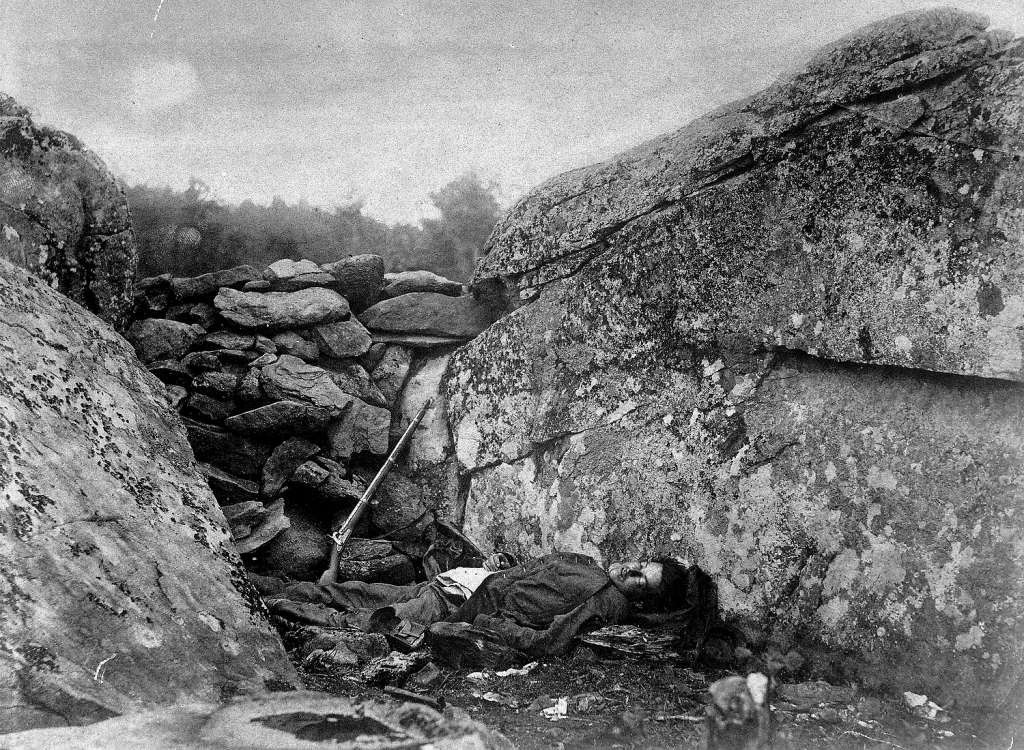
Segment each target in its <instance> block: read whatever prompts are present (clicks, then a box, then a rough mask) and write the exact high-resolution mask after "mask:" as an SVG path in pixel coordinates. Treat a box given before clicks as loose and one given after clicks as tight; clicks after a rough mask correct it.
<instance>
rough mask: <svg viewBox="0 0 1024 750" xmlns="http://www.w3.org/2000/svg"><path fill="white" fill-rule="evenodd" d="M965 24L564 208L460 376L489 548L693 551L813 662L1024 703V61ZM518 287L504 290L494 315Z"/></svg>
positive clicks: (764, 110) (449, 380)
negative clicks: (1023, 695) (1023, 692)
mask: <svg viewBox="0 0 1024 750" xmlns="http://www.w3.org/2000/svg"><path fill="white" fill-rule="evenodd" d="M985 27H986V22H985V21H984V19H982V18H980V17H978V16H975V15H971V14H965V13H960V12H957V11H953V10H937V11H925V12H918V13H912V14H907V15H904V16H899V17H896V18H894V19H890V20H889V21H885V22H882V23H879V24H875V25H873V26H870V27H867V28H865V29H863V30H861V31H859V32H857V33H855V34H852V35H851V36H849V37H846V38H845V39H843V40H840V41H839V42H837V43H836V44H834V45H832V46H830V47H828V48H826V49H824V50H822V51H821V52H819V53H818V54H817V55H815V56H814V57H813V58H812V60H811V61H810V62H809V63H808V64H807V65H806V66H804V67H803V68H802V69H800V70H799V71H797V72H796V73H794V74H793V75H791V76H789V77H788V78H786V79H784V80H782V81H780V82H779V83H777V84H775V85H774V86H772V87H771V88H769V89H767V90H766V91H764V92H762V93H760V94H757V95H755V96H753V97H750V98H749V99H746V100H743V101H741V102H738V103H736V104H733V105H730V106H728V107H725V108H723V109H721V110H719V111H717V112H714V113H712V114H710V115H708V116H706V117H703V118H701V119H699V120H697V121H695V122H693V123H691V124H690V125H688V126H686V127H684V128H683V129H681V130H679V131H677V132H675V133H673V134H670V135H668V136H664V137H662V138H659V139H656V140H654V141H651V142H649V143H646V144H643V145H641V146H638V147H637V148H635V149H633V150H632V151H629V152H627V153H625V154H622V155H620V156H618V157H615V158H613V159H612V160H610V161H608V162H606V163H604V164H599V165H597V166H594V167H591V168H587V169H582V170H577V171H575V172H572V173H569V174H567V175H564V176H562V177H559V178H556V179H554V180H552V181H551V182H549V183H547V184H545V185H544V186H542V187H541V188H539V189H538V190H537V191H535V192H534V193H533V194H531V195H530V196H528V197H527V198H525V199H524V200H522V201H520V202H519V203H518V204H517V205H516V207H515V208H514V209H513V210H512V211H511V212H510V213H509V215H508V216H507V217H506V218H505V219H504V220H503V221H502V223H501V224H499V226H498V227H497V228H496V230H495V232H494V234H493V235H492V238H491V240H490V242H489V245H490V246H489V254H488V255H487V257H486V258H485V259H484V260H483V261H482V263H481V265H480V267H479V270H478V275H477V277H476V279H475V281H474V284H475V287H476V289H477V292H478V293H487V294H490V295H493V296H494V297H495V298H497V297H502V298H504V299H506V300H514V301H516V304H520V305H522V306H520V307H519V308H518V309H516V310H515V312H513V313H512V314H510V315H508V316H507V317H505V318H503V319H502V320H500V321H499V322H498V323H496V324H495V325H493V326H492V327H491V328H490V329H489V330H487V331H486V332H485V333H484V334H483V335H481V336H480V337H479V338H477V339H476V340H474V341H473V342H471V343H470V344H469V345H467V346H466V347H465V348H464V349H463V350H460V351H459V352H457V353H456V354H455V355H454V356H453V359H452V362H451V364H450V365H449V368H448V372H447V374H446V380H445V392H446V396H447V399H448V418H449V422H450V425H451V427H452V430H453V433H454V439H455V450H456V454H457V457H458V460H459V462H460V466H461V468H462V471H463V472H464V475H465V479H466V480H468V481H466V482H465V483H466V485H467V486H468V492H467V493H466V494H465V495H464V499H465V501H466V510H465V514H466V531H467V533H468V534H469V535H470V536H471V537H474V538H479V539H481V540H482V541H484V542H485V543H486V544H487V545H488V546H494V547H499V546H502V547H506V548H511V550H512V551H513V552H520V553H527V554H529V553H535V552H539V551H541V550H543V551H550V550H551V549H566V550H579V551H583V552H587V553H590V554H593V555H596V556H598V557H600V558H603V559H605V560H607V559H609V558H611V559H614V558H618V557H633V556H636V555H642V556H648V555H650V554H653V553H668V554H673V553H674V554H680V555H683V556H686V557H689V558H690V559H692V560H693V562H695V563H698V564H700V565H701V566H702V567H703V568H705V569H706V570H708V571H709V572H710V573H711V574H712V575H714V576H715V578H716V580H717V581H718V582H719V585H720V589H721V599H722V603H723V606H724V608H725V611H726V613H727V614H728V615H729V616H731V617H733V618H736V619H738V620H740V621H741V622H743V623H745V624H746V625H747V626H748V627H749V629H750V630H751V633H752V635H754V636H757V637H758V638H760V639H762V640H768V639H774V640H776V641H779V642H781V643H782V644H783V645H793V646H796V647H798V648H800V649H801V651H802V652H803V653H806V654H807V655H808V656H810V657H811V659H810V661H811V668H812V669H813V670H815V671H817V672H818V673H821V674H831V675H832V676H834V677H843V678H849V677H850V676H855V677H858V678H859V679H860V680H862V681H863V682H865V683H867V684H870V685H873V686H876V687H885V688H889V689H898V690H901V691H902V690H912V691H915V692H919V693H926V694H928V695H929V696H930V697H933V698H934V699H935V700H937V701H938V702H939V703H942V702H944V701H948V700H952V699H954V698H955V699H956V700H957V701H958V702H960V703H961V704H964V703H966V704H988V705H996V704H1000V703H1005V702H1007V701H1011V700H1017V699H1018V698H1015V697H1014V696H1015V695H1017V696H1019V688H1017V687H1015V686H1017V685H1019V681H1020V680H1021V679H1022V677H1024V652H1022V647H1021V645H1020V643H1021V639H1020V629H1019V624H1018V623H1019V621H1020V615H1021V611H1022V607H1024V590H1022V581H1024V576H1022V575H1021V573H1022V565H1024V547H1022V546H1021V545H1020V543H1019V539H1020V538H1021V536H1022V532H1024V528H1022V525H1024V497H1022V494H1021V490H1020V487H1021V486H1022V482H1024V426H1022V425H1024V422H1022V421H1021V417H1022V416H1024V390H1022V387H1021V386H1020V385H1018V384H1016V383H1014V382H1011V381H1020V380H1024V366H1022V343H1024V337H1022V334H1024V263H1022V256H1024V211H1022V202H1024V163H1022V162H1021V161H1020V158H1019V156H1018V155H1019V154H1021V153H1022V152H1024V106H1022V102H1024V64H1022V62H1021V59H1022V58H1021V54H1020V53H1021V47H1022V45H1021V43H1020V41H1013V40H1012V39H1011V37H1010V35H1007V34H1005V33H1002V32H989V31H986V30H985ZM496 290H497V292H500V294H498V293H496Z"/></svg>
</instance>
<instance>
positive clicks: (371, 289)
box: [320, 254, 384, 313]
mask: <svg viewBox="0 0 1024 750" xmlns="http://www.w3.org/2000/svg"><path fill="white" fill-rule="evenodd" d="M320 268H321V270H323V271H326V272H327V273H329V274H331V275H332V276H333V277H334V278H335V279H336V280H337V287H336V289H337V290H338V291H339V292H340V293H341V294H342V295H344V297H345V299H347V300H348V301H349V304H351V305H352V309H353V310H355V311H356V312H357V313H358V312H361V311H363V310H365V309H366V308H367V307H369V306H370V305H372V304H373V303H375V302H376V301H377V300H378V299H379V298H380V291H381V289H383V288H384V259H383V258H382V257H380V256H379V255H368V254H367V255H352V256H349V257H348V258H342V259H341V260H338V261H335V262H333V263H325V264H323V265H322V266H320Z"/></svg>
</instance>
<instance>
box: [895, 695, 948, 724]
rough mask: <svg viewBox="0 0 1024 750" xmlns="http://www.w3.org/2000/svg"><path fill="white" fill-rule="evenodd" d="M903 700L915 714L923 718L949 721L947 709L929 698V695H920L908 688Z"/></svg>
mask: <svg viewBox="0 0 1024 750" xmlns="http://www.w3.org/2000/svg"><path fill="white" fill-rule="evenodd" d="M903 702H904V703H905V704H906V706H907V708H909V709H910V712H911V713H913V714H914V716H920V717H921V718H922V719H929V720H931V721H939V722H947V721H949V716H948V715H947V714H946V709H944V708H943V707H942V706H940V705H939V704H938V703H936V702H935V701H930V700H928V696H927V695H920V694H918V693H912V692H910V691H909V690H907V691H906V692H904V693H903Z"/></svg>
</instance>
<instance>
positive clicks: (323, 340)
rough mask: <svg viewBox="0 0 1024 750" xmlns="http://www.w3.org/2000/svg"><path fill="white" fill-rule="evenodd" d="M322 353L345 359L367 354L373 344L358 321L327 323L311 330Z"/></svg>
mask: <svg viewBox="0 0 1024 750" xmlns="http://www.w3.org/2000/svg"><path fill="white" fill-rule="evenodd" d="M310 334H311V336H312V338H313V340H314V341H315V342H316V343H317V344H318V345H319V348H320V353H321V354H322V355H323V356H326V357H335V358H336V359H344V358H345V357H358V356H359V355H360V354H363V353H365V352H366V351H367V350H368V349H369V348H370V344H371V343H372V339H371V337H370V333H369V331H367V330H366V329H365V328H363V324H362V323H360V322H359V321H358V320H355V319H354V318H353V319H350V320H344V321H338V322H336V323H325V324H324V325H319V326H314V327H313V328H311V329H310Z"/></svg>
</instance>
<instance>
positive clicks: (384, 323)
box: [359, 292, 494, 338]
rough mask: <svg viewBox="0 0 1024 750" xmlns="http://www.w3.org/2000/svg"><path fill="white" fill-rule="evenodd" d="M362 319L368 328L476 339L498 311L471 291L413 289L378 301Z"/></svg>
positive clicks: (363, 314) (364, 312)
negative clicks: (452, 293) (457, 293)
mask: <svg viewBox="0 0 1024 750" xmlns="http://www.w3.org/2000/svg"><path fill="white" fill-rule="evenodd" d="M359 319H360V320H361V321H362V323H363V325H364V326H366V327H367V328H369V329H371V330H374V331H382V332H385V333H399V334H413V335H427V336H441V337H452V338H472V337H473V336H476V335H477V334H479V333H480V332H481V331H483V330H484V329H485V328H487V326H489V325H490V324H491V323H492V322H493V320H494V314H493V313H492V311H491V309H490V308H489V307H488V306H486V305H484V304H482V303H480V302H477V300H475V299H474V298H473V297H472V296H471V295H468V294H467V295H464V296H461V297H450V296H448V295H447V294H438V293H437V292H413V293H411V294H403V295H402V296H401V297H392V298H391V299H386V300H383V301H382V302H378V303H377V304H376V305H374V306H373V307H371V308H369V309H368V310H364V311H363V312H362V313H361V314H360V315H359Z"/></svg>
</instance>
